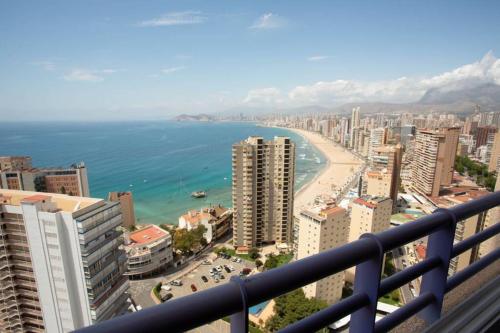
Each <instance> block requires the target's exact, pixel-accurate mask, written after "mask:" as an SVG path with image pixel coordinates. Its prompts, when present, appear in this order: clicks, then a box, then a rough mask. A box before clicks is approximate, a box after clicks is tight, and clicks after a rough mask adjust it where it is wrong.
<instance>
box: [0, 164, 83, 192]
mask: <svg viewBox="0 0 500 333" xmlns="http://www.w3.org/2000/svg"><path fill="white" fill-rule="evenodd" d="M0 189H8V190H23V191H36V192H48V193H61V194H69V195H75V196H82V197H88V196H90V191H89V183H88V178H87V169H86V168H85V164H84V163H83V162H81V163H78V164H73V165H72V166H70V167H69V168H33V167H32V165H31V157H26V156H4V157H0Z"/></svg>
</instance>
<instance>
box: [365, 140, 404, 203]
mask: <svg viewBox="0 0 500 333" xmlns="http://www.w3.org/2000/svg"><path fill="white" fill-rule="evenodd" d="M402 156H403V149H402V148H401V145H400V144H398V145H395V146H392V145H385V146H380V147H377V148H375V149H374V150H373V154H372V160H371V171H369V172H368V173H367V194H369V195H374V196H382V197H389V198H391V199H392V203H393V206H395V205H396V202H397V199H398V190H399V184H400V174H401V159H402Z"/></svg>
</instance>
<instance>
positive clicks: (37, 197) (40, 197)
mask: <svg viewBox="0 0 500 333" xmlns="http://www.w3.org/2000/svg"><path fill="white" fill-rule="evenodd" d="M48 199H50V197H49V196H48V195H43V194H35V195H32V196H29V197H25V198H24V199H23V202H38V201H44V200H48Z"/></svg>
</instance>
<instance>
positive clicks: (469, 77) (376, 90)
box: [243, 52, 500, 106]
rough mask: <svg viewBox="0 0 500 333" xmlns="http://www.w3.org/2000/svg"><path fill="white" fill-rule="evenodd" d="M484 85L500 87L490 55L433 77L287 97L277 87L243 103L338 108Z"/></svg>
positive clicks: (299, 91) (298, 90)
mask: <svg viewBox="0 0 500 333" xmlns="http://www.w3.org/2000/svg"><path fill="white" fill-rule="evenodd" d="M485 83H495V84H500V59H497V58H496V57H495V56H494V55H493V53H491V52H488V53H487V54H486V55H485V56H484V57H483V58H482V59H481V60H479V61H477V62H474V63H471V64H467V65H464V66H461V67H459V68H456V69H454V70H451V71H449V72H445V73H442V74H439V75H435V76H431V77H421V78H418V77H413V78H409V77H401V78H398V79H394V80H386V81H354V80H335V81H319V82H316V83H313V84H310V85H299V86H296V87H295V88H293V89H291V90H290V91H289V92H288V93H287V94H281V93H280V91H279V90H278V89H277V88H267V89H256V90H251V91H250V92H249V93H248V95H247V97H246V98H245V99H244V101H243V103H250V102H252V103H254V104H255V103H257V101H258V103H259V104H260V105H268V106H274V105H276V104H277V103H278V104H280V105H286V106H300V105H309V104H320V105H326V106H329V105H337V104H341V103H349V102H394V103H397V102H402V103H405V102H414V101H417V100H419V99H420V98H421V97H422V96H423V95H424V94H425V92H426V91H428V90H429V89H439V90H441V91H453V90H458V89H463V88H474V87H477V86H479V85H482V84H485Z"/></svg>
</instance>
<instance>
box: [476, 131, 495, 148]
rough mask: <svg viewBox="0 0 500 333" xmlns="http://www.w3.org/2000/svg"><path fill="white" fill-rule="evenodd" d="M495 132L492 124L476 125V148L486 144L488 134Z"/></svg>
mask: <svg viewBox="0 0 500 333" xmlns="http://www.w3.org/2000/svg"><path fill="white" fill-rule="evenodd" d="M496 132H497V129H496V127H493V126H484V127H478V128H477V129H476V149H477V148H479V147H481V146H484V145H486V143H487V141H488V135H489V134H492V133H493V134H494V133H496Z"/></svg>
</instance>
